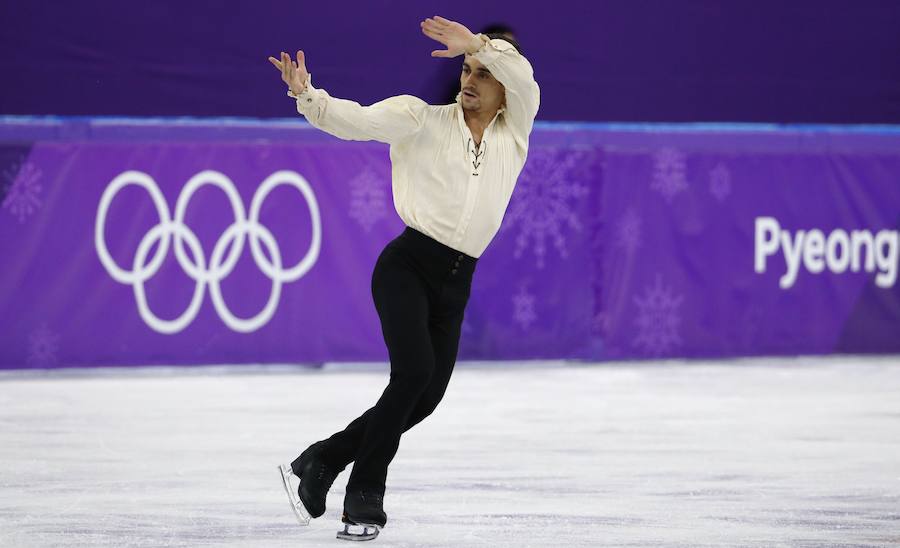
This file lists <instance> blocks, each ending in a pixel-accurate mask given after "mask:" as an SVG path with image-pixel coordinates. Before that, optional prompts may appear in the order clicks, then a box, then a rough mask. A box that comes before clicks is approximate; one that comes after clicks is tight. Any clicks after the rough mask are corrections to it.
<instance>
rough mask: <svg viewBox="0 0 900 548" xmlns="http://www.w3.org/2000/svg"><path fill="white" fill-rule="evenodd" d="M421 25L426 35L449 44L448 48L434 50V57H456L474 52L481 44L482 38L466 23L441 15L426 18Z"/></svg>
mask: <svg viewBox="0 0 900 548" xmlns="http://www.w3.org/2000/svg"><path fill="white" fill-rule="evenodd" d="M421 26H422V32H423V33H424V34H425V36H427V37H429V38H432V39H434V40H437V41H438V42H440V43H442V44H444V45H445V46H447V49H437V50H434V51H432V52H431V56H432V57H456V56H457V55H460V54H462V53H472V52H474V51H475V50H477V49H478V48H479V47H480V46H481V40H480V39H479V38H478V37H477V36H475V35H474V34H472V33H471V31H469V29H467V28H466V27H465V25H463V24H461V23H457V22H456V21H451V20H449V19H444V18H443V17H441V16H439V15H435V16H434V18H431V17H429V18H428V19H425V20H424V21H422V23H421Z"/></svg>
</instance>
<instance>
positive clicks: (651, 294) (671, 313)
mask: <svg viewBox="0 0 900 548" xmlns="http://www.w3.org/2000/svg"><path fill="white" fill-rule="evenodd" d="M683 301H684V296H683V295H675V294H674V293H673V292H672V291H671V290H670V289H669V288H667V287H664V286H663V283H662V277H661V276H660V275H659V274H657V275H656V281H655V283H654V284H653V285H652V286H650V287H648V288H647V289H646V290H645V291H644V294H643V295H642V296H641V297H634V303H635V304H636V305H637V308H638V311H637V317H636V319H635V324H636V325H637V330H638V334H637V337H635V338H634V341H633V344H634V346H635V347H637V348H638V349H640V350H641V351H643V352H644V353H645V354H650V355H653V356H662V355H663V354H666V353H669V352H670V351H671V350H673V349H674V348H675V347H677V346H679V345H680V344H681V336H680V335H679V334H678V328H679V326H680V325H681V316H680V314H679V307H680V306H681V303H682V302H683Z"/></svg>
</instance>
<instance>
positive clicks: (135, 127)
mask: <svg viewBox="0 0 900 548" xmlns="http://www.w3.org/2000/svg"><path fill="white" fill-rule="evenodd" d="M0 176H2V180H0V185H2V186H0V189H2V190H0V199H2V207H0V234H2V235H3V236H4V237H3V238H2V240H0V256H2V257H3V261H4V265H3V268H2V269H0V317H2V318H3V329H2V332H0V367H3V368H23V367H62V366H80V365H118V364H144V363H150V364H156V363H175V364H192V363H253V362H265V363H271V362H304V363H316V362H322V361H344V360H350V361H357V360H361V361H368V360H387V352H386V350H385V348H384V343H383V341H382V339H381V331H380V327H379V324H378V318H377V315H376V313H375V310H374V306H373V305H372V301H371V295H370V280H371V272H372V267H373V265H374V262H375V259H376V257H377V256H378V253H379V252H380V251H381V249H382V248H383V246H384V245H385V244H386V243H387V242H388V241H389V240H390V239H392V238H393V237H395V236H396V235H397V234H399V233H400V232H401V231H402V229H403V225H402V222H401V221H400V220H399V217H398V216H397V215H396V212H395V211H394V209H393V204H392V202H391V192H390V180H389V176H390V169H389V160H388V156H387V147H386V146H385V145H381V144H378V143H361V142H344V141H339V140H337V139H335V138H332V137H330V136H328V135H326V134H324V133H321V132H318V131H315V130H312V129H311V128H309V126H307V125H306V124H304V123H302V122H290V123H270V124H266V123H261V122H256V123H234V122H232V123H229V122H226V121H222V120H219V121H216V122H210V123H197V122H171V121H170V122H166V121H162V120H131V121H128V120H120V121H112V120H105V119H49V118H48V119H37V120H36V119H24V118H6V119H0ZM898 230H900V131H898V130H896V129H887V128H881V129H878V128H874V129H864V128H856V129H840V128H833V127H832V128H828V127H818V128H816V127H793V128H792V127H783V128H774V127H764V126H706V127H704V126H659V125H657V126H637V125H630V126H599V125H560V124H538V126H537V128H536V130H535V132H534V134H533V136H532V144H531V150H530V153H529V157H528V162H527V164H526V167H525V170H524V171H523V173H522V175H521V177H520V179H519V182H518V185H517V187H516V190H515V193H514V194H513V198H512V201H511V202H510V205H509V208H508V210H507V212H506V216H505V218H504V221H503V225H502V228H501V231H500V233H499V234H498V235H497V237H496V239H495V240H494V241H493V242H492V244H491V245H490V246H489V247H488V249H487V251H486V252H485V253H484V255H483V256H482V257H481V260H480V262H479V265H478V268H477V270H476V274H475V279H474V282H473V291H472V296H471V301H470V305H469V308H468V310H467V314H466V318H465V323H464V325H463V335H462V342H461V348H460V358H461V359H528V358H584V359H631V358H643V357H672V356H684V357H713V356H746V355H758V354H795V353H828V352H836V351H837V352H897V351H900V291H898V283H897V268H898V261H900V259H898V252H900V251H898V248H900V235H898ZM179 242H181V243H179ZM176 244H177V245H176ZM180 248H183V250H182V249H180Z"/></svg>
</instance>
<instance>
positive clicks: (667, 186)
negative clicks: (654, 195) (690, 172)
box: [650, 147, 688, 203]
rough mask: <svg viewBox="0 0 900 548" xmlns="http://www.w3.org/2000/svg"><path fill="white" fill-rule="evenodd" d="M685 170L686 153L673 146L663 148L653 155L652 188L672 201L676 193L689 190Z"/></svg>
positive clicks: (668, 200)
mask: <svg viewBox="0 0 900 548" xmlns="http://www.w3.org/2000/svg"><path fill="white" fill-rule="evenodd" d="M685 171H686V168H685V158H684V153H683V152H681V151H680V150H678V149H675V148H671V147H666V148H663V149H661V150H659V151H658V152H657V153H656V154H654V155H653V182H651V183H650V188H651V189H653V190H655V191H657V192H659V193H660V194H662V195H663V198H665V199H666V201H667V202H669V203H671V202H672V198H674V197H675V195H676V194H678V193H679V192H684V191H685V190H687V187H688V183H687V180H686V179H685Z"/></svg>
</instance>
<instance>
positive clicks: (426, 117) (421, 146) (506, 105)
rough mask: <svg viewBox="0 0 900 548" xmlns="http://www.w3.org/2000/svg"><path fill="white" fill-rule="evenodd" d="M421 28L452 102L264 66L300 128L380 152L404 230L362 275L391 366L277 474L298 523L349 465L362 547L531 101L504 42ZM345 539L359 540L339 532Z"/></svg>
mask: <svg viewBox="0 0 900 548" xmlns="http://www.w3.org/2000/svg"><path fill="white" fill-rule="evenodd" d="M421 28H422V32H423V33H424V34H425V35H426V36H428V37H430V38H433V39H434V40H436V41H438V42H440V43H441V44H443V45H445V46H446V47H447V49H446V50H435V51H432V52H431V55H432V57H446V58H451V57H456V56H458V55H460V54H463V53H464V54H465V57H464V61H463V65H462V74H461V76H460V93H459V94H458V95H457V102H456V103H453V104H450V105H428V104H427V103H425V102H424V101H422V100H421V99H418V98H416V97H413V96H410V95H399V96H395V97H390V98H388V99H385V100H383V101H380V102H377V103H375V104H373V105H371V106H366V107H364V106H361V105H360V104H359V103H356V102H353V101H349V100H345V99H338V98H334V97H331V96H330V95H328V93H327V92H325V90H323V89H316V88H314V87H313V86H312V79H311V76H310V74H309V72H308V71H307V69H306V60H305V56H304V53H303V51H298V52H297V62H296V64H295V63H294V62H293V60H292V59H291V57H290V56H289V55H287V54H286V53H284V52H282V53H281V60H280V61H279V60H276V59H275V58H274V57H269V61H271V62H272V64H273V65H275V67H277V68H278V69H279V70H281V78H282V80H284V82H285V83H287V84H288V87H289V90H288V95H289V96H290V97H293V98H295V99H296V101H297V111H298V112H299V113H300V114H303V115H304V116H305V117H306V119H307V120H308V121H309V123H310V124H312V125H313V126H315V127H317V128H319V129H322V130H323V131H326V132H328V133H330V134H332V135H335V136H337V137H340V138H342V139H349V140H360V141H366V140H377V141H381V142H384V143H388V144H390V158H391V164H392V190H393V197H394V205H395V208H396V210H397V213H398V214H399V215H400V218H401V219H403V221H404V223H405V224H406V225H407V226H406V228H405V229H404V231H403V233H402V234H400V235H399V236H398V237H397V238H395V239H394V240H392V241H391V242H390V243H388V245H387V246H386V247H385V249H384V250H383V251H382V252H381V255H379V257H378V260H377V261H376V263H375V268H374V271H373V274H372V297H373V299H374V301H375V308H376V310H377V311H378V316H379V319H380V321H381V328H382V333H383V335H384V340H385V343H386V344H387V347H388V354H389V356H390V361H391V375H390V381H389V383H388V386H387V388H386V389H385V391H384V393H383V394H382V395H381V397H380V398H379V400H378V402H377V403H376V404H375V405H374V406H373V407H372V408H370V409H369V410H367V411H366V412H365V413H363V414H362V415H361V416H360V417H358V418H357V419H355V420H354V421H353V422H351V423H350V424H349V425H348V426H347V427H346V428H345V429H344V430H343V431H341V432H337V433H336V434H334V435H332V436H331V437H330V438H328V439H326V440H322V441H319V442H316V443H314V444H312V445H311V446H310V447H309V448H307V449H306V450H305V451H303V453H301V455H300V456H299V457H298V458H297V459H296V460H294V461H293V462H292V463H291V466H290V469H288V467H287V466H282V467H281V470H282V479H283V480H284V482H285V488H286V489H287V491H288V496H289V497H290V498H291V502H292V505H293V507H294V509H295V511H296V512H300V513H298V517H300V515H301V514H302V513H306V514H307V515H306V516H305V520H306V523H308V521H309V516H311V517H319V516H321V515H322V514H323V513H324V512H325V496H326V494H327V492H328V489H329V488H330V487H331V484H332V483H333V482H334V479H335V477H336V476H337V475H338V473H340V472H341V471H342V470H343V469H344V468H345V467H346V466H347V465H348V464H350V463H351V462H353V463H354V465H353V471H352V473H351V474H350V479H349V481H348V482H347V490H346V495H345V497H344V512H343V515H342V518H341V520H342V521H343V522H344V523H345V526H344V531H343V532H339V533H338V538H343V539H349V540H369V539H373V538H375V537H376V536H377V535H378V532H379V530H380V528H381V527H383V526H384V525H385V523H386V522H387V515H386V514H385V512H384V510H383V497H384V492H385V481H386V478H387V468H388V464H389V463H390V461H391V460H392V459H393V457H394V455H395V454H396V452H397V448H398V445H399V442H400V436H401V434H402V433H403V432H405V431H406V430H408V429H410V428H412V427H413V426H414V425H415V424H417V423H418V422H420V421H421V420H422V419H424V418H425V417H427V416H428V415H430V414H431V412H432V411H434V409H435V407H436V406H437V404H438V402H440V400H441V398H442V397H443V395H444V391H445V390H446V387H447V383H448V382H449V380H450V375H451V373H452V371H453V366H454V364H455V362H456V354H457V349H458V347H459V337H460V329H461V326H462V320H463V313H464V311H465V307H466V304H467V302H468V299H469V293H470V290H471V282H472V275H473V273H474V271H475V263H476V261H477V259H478V257H480V256H481V254H482V252H483V251H484V250H485V248H486V247H487V245H488V243H490V241H491V240H492V239H493V237H494V235H495V234H496V233H497V230H498V229H499V228H500V222H501V220H502V219H503V215H504V213H505V211H506V207H507V205H508V204H509V200H510V197H511V195H512V192H513V188H514V187H515V184H516V179H517V178H518V176H519V173H520V172H521V170H522V166H523V165H524V164H525V158H526V155H527V153H528V138H529V134H530V133H531V128H532V125H533V122H534V118H535V116H536V115H537V110H538V105H539V102H540V90H539V88H538V85H537V83H536V82H535V81H534V77H533V71H532V67H531V64H530V63H529V62H528V60H526V59H525V57H523V56H522V55H521V53H520V52H519V51H518V45H517V44H516V43H515V41H513V40H510V39H507V38H501V37H499V36H498V35H495V36H497V37H489V36H485V35H483V34H478V35H474V34H472V33H471V32H470V31H469V29H467V28H466V27H465V26H463V25H462V24H460V23H457V22H454V21H450V20H448V19H444V18H443V17H434V18H428V19H425V20H424V21H422V23H421ZM294 478H299V482H300V484H299V487H298V489H297V496H298V497H299V498H295V497H294V494H293V488H292V487H291V486H290V480H292V479H294ZM301 523H303V520H302V519H301ZM351 526H356V527H359V526H361V527H362V532H361V533H351V532H350V531H351V529H350V527H351ZM370 530H371V531H370Z"/></svg>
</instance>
